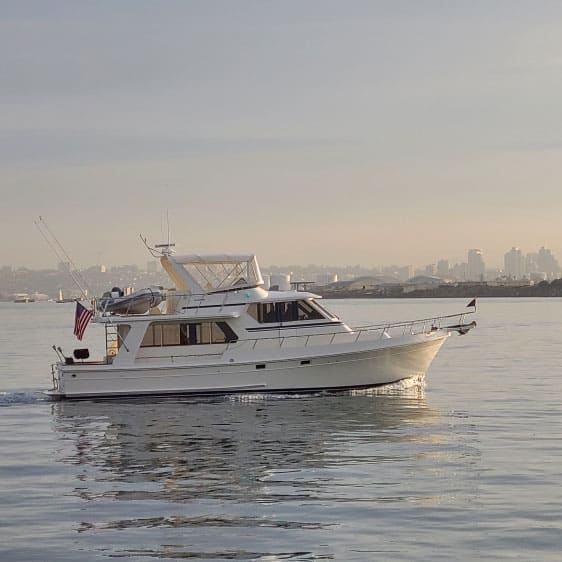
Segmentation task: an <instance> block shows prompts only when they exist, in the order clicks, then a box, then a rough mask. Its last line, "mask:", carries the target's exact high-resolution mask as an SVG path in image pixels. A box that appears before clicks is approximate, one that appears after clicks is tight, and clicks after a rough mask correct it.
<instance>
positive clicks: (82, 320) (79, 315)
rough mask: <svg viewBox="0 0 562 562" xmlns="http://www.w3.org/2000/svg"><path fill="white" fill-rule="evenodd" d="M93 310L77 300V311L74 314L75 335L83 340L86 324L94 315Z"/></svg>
mask: <svg viewBox="0 0 562 562" xmlns="http://www.w3.org/2000/svg"><path fill="white" fill-rule="evenodd" d="M92 314H93V313H92V311H91V310H88V309H87V308H86V307H85V306H82V305H81V304H80V303H79V302H78V301H76V313H75V315H74V335H75V336H76V337H77V338H78V339H79V340H80V341H81V340H82V336H83V335H84V332H85V330H86V326H87V325H88V322H89V321H90V318H91V317H92Z"/></svg>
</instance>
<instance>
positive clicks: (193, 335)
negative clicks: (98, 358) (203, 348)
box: [141, 322, 238, 347]
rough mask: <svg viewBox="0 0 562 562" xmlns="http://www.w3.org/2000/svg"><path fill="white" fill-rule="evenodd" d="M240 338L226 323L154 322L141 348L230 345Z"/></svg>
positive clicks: (145, 335) (147, 331) (148, 329)
mask: <svg viewBox="0 0 562 562" xmlns="http://www.w3.org/2000/svg"><path fill="white" fill-rule="evenodd" d="M237 340H238V336H237V335H236V334H235V332H234V331H233V330H232V328H231V327H230V326H229V325H228V324H227V323H226V322H189V323H183V322H182V323H173V322H153V323H152V324H150V326H149V327H148V328H147V330H146V333H145V334H144V338H143V340H142V343H141V347H161V346H172V345H204V344H211V343H229V342H234V341H237Z"/></svg>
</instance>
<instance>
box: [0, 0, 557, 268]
mask: <svg viewBox="0 0 562 562" xmlns="http://www.w3.org/2000/svg"><path fill="white" fill-rule="evenodd" d="M561 156H562V3H560V2H558V1H546V0H537V1H530V0H528V1H518V0H505V1H501V0H496V1H494V0H486V1H484V0H471V1H460V0H440V1H438V0H425V1H424V2H419V1H417V0H413V1H403V0H393V1H386V0H385V1H383V0H380V1H377V0H365V1H360V0H346V1H345V2H344V1H341V0H338V1H335V0H277V1H268V0H252V1H250V0H237V1H236V2H234V1H231V0H223V1H220V0H216V1H215V0H201V1H197V0H160V1H158V2H156V1H147V0H120V1H118V2H115V1H113V0H112V1H104V0H100V1H97V2H86V1H76V0H69V1H58V0H50V1H49V2H44V1H43V0H40V1H39V0H38V1H26V0H20V1H18V2H10V1H6V0H0V197H1V205H0V209H1V210H0V237H1V239H2V240H3V242H4V243H3V244H2V247H1V249H0V265H12V266H14V267H17V266H27V267H33V268H43V267H52V266H55V265H56V262H57V261H58V260H57V258H56V256H55V255H54V254H53V253H52V252H51V250H50V249H49V247H48V246H47V245H46V243H45V242H44V240H43V239H42V237H41V235H40V234H39V232H38V230H37V229H36V228H35V226H34V221H35V220H36V219H37V217H38V216H42V217H44V219H45V220H46V221H47V223H48V225H49V227H50V228H51V230H52V231H53V232H54V233H55V234H56V236H57V238H58V239H59V240H60V241H61V243H62V244H63V246H64V247H65V249H66V251H67V252H68V253H69V254H70V255H71V257H72V259H73V261H74V262H75V263H77V264H78V265H81V266H88V265H92V264H101V263H103V264H106V265H116V264H124V263H138V264H144V263H146V261H148V260H149V259H150V256H149V254H148V253H147V251H146V249H145V248H144V246H143V245H142V243H141V242H140V239H139V234H142V235H144V236H147V237H148V239H149V241H151V242H153V243H158V242H162V241H166V239H167V236H168V235H167V231H168V226H167V224H168V219H167V217H168V218H169V225H170V232H171V237H172V239H173V241H174V242H175V243H176V244H177V248H178V252H180V253H207V252H209V253H228V252H231V253H239V252H240V253H241V252H255V253H257V254H258V257H259V259H260V262H261V263H262V264H264V265H270V264H302V265H305V264H331V265H354V264H361V265H364V266H368V267H372V266H376V265H384V264H391V263H394V264H412V265H415V266H421V265H424V264H427V263H435V262H436V261H437V260H438V259H440V258H447V259H449V260H450V261H451V262H453V263H454V262H457V261H458V262H461V261H466V255H467V251H468V249H469V248H480V249H482V250H483V253H484V259H485V261H486V263H487V265H489V266H495V265H502V264H503V255H504V253H505V252H506V251H508V250H509V249H510V248H511V247H512V246H518V247H520V248H521V249H522V250H523V251H524V252H525V253H526V252H532V251H536V250H537V249H538V248H539V247H540V246H546V247H548V248H551V249H552V251H553V252H554V253H555V255H556V256H557V257H558V258H559V259H560V260H561V261H562V220H560V218H561V217H560V215H561V212H562V189H561V187H562V158H561Z"/></svg>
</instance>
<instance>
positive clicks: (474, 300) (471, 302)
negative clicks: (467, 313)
mask: <svg viewBox="0 0 562 562" xmlns="http://www.w3.org/2000/svg"><path fill="white" fill-rule="evenodd" d="M471 306H473V307H474V308H476V299H472V300H471V301H470V302H469V303H468V304H467V305H466V308H470V307H471Z"/></svg>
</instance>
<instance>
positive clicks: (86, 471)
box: [0, 299, 562, 562]
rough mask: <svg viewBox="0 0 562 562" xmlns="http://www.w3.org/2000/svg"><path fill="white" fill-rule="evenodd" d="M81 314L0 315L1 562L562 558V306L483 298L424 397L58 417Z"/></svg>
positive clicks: (422, 307)
mask: <svg viewBox="0 0 562 562" xmlns="http://www.w3.org/2000/svg"><path fill="white" fill-rule="evenodd" d="M466 302H467V301H466V300H463V301H451V300H447V301H444V300H435V301H429V300H424V301H407V300H397V301H334V302H331V303H327V304H329V305H330V308H331V309H332V310H334V311H335V312H336V313H338V314H340V315H341V316H342V318H344V319H346V320H349V321H350V323H352V324H359V323H369V322H373V321H378V320H382V319H389V318H394V319H407V318H410V317H424V316H429V315H432V314H434V313H440V312H443V313H448V312H454V311H457V310H460V309H462V307H463V306H464V305H465V304H466ZM73 310H74V308H73V305H72V304H70V305H59V304H54V303H32V304H31V303H30V304H26V305H22V304H18V305H15V304H11V303H10V304H7V303H0V319H1V322H0V357H1V362H0V454H1V456H0V560H2V562H7V561H12V560H13V561H16V560H17V561H26V562H27V561H32V560H40V561H66V560H68V561H77V560H80V561H89V560H96V561H97V560H106V559H115V558H117V559H125V560H143V561H146V560H151V559H164V560H178V559H179V560H206V561H207V560H263V561H277V560H298V561H301V560H341V561H354V560H358V561H364V560H365V561H369V560H423V561H427V560H536V561H543V560H560V559H561V558H562V555H561V554H560V553H561V552H562V480H561V472H562V415H561V414H562V412H561V410H562V408H561V406H562V380H561V367H560V365H561V361H560V359H561V356H562V300H560V299H542V300H541V299H536V300H531V299H513V300H510V299H502V300H500V299H498V300H486V299H482V300H481V301H480V303H479V311H478V316H477V320H478V328H477V329H476V330H474V331H473V332H472V333H470V334H469V335H467V336H464V337H454V338H451V339H450V340H449V341H448V342H447V343H446V345H445V347H444V348H443V349H442V350H441V353H440V354H439V356H438V357H437V359H436V360H435V362H434V363H433V365H432V367H431V368H430V370H429V372H428V375H427V377H426V384H425V387H424V388H420V387H419V386H417V387H416V386H413V387H410V388H396V389H394V390H392V389H391V390H387V391H384V392H380V391H379V392H371V393H369V392H360V393H341V394H331V395H320V394H318V395H302V396H256V395H251V396H243V395H237V396H230V397H218V398H191V399H185V398H184V399H169V400H158V401H157V400H143V401H115V402H94V401H92V402H89V401H85V402H63V403H49V402H47V401H45V400H43V399H42V397H41V395H40V392H39V391H40V390H41V389H44V388H47V387H49V386H50V374H49V365H50V363H51V362H52V361H53V360H54V358H55V355H54V352H53V351H52V350H51V345H52V344H57V345H62V347H63V349H64V350H66V351H67V352H68V353H70V351H71V349H72V347H73V346H74V347H76V346H75V345H74V342H73V337H72V323H73ZM96 328H98V327H97V326H90V327H89V328H88V330H87V341H86V343H87V344H88V345H89V346H90V347H91V348H94V349H95V348H98V349H99V347H100V344H101V342H100V336H101V334H100V333H99V332H97V330H96ZM100 353H101V352H100Z"/></svg>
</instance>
